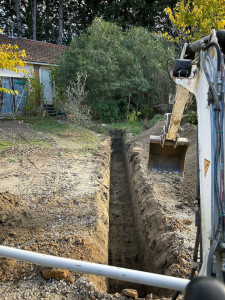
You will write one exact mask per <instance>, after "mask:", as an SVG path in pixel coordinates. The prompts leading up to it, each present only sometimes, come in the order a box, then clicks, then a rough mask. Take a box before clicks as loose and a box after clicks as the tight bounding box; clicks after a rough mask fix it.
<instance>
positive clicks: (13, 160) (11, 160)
mask: <svg viewBox="0 0 225 300" xmlns="http://www.w3.org/2000/svg"><path fill="white" fill-rule="evenodd" d="M8 162H10V163H14V162H16V160H15V159H12V158H8Z"/></svg>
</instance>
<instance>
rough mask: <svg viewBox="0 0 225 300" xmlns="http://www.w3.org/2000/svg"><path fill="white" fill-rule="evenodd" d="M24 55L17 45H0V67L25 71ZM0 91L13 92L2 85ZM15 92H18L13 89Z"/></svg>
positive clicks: (23, 51)
mask: <svg viewBox="0 0 225 300" xmlns="http://www.w3.org/2000/svg"><path fill="white" fill-rule="evenodd" d="M0 32H1V30H0ZM25 57H26V53H25V50H19V48H18V46H17V45H6V44H2V45H0V69H8V70H11V71H14V72H16V73H19V72H23V73H26V70H24V69H23V67H24V66H25V65H26V63H25V62H24V61H23V59H24V58H25ZM0 92H5V93H9V94H10V93H12V94H14V91H13V90H8V89H5V88H2V87H0ZM15 93H16V94H18V92H17V91H15Z"/></svg>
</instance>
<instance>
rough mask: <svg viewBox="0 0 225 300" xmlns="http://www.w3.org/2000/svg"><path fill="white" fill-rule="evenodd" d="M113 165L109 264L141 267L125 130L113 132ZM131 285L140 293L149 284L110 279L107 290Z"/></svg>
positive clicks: (144, 290) (121, 288)
mask: <svg viewBox="0 0 225 300" xmlns="http://www.w3.org/2000/svg"><path fill="white" fill-rule="evenodd" d="M111 139H112V143H111V148H112V150H111V151H112V155H111V168H110V178H111V179H110V201H109V265H112V266H117V267H123V268H128V269H134V270H140V266H141V264H140V250H141V249H139V246H138V245H139V243H138V232H137V228H136V223H135V219H134V218H135V215H134V212H133V208H132V203H131V197H130V191H129V182H128V176H127V168H126V164H125V157H124V152H123V131H120V130H116V131H113V132H111ZM129 286H131V287H132V289H136V290H138V294H139V296H145V295H146V287H145V286H141V285H138V284H131V283H128V282H123V281H119V280H112V279H110V280H109V290H108V292H109V293H111V294H113V293H115V292H118V291H122V290H123V289H124V288H127V287H129Z"/></svg>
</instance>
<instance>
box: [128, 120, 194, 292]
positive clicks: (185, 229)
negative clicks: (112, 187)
mask: <svg viewBox="0 0 225 300" xmlns="http://www.w3.org/2000/svg"><path fill="white" fill-rule="evenodd" d="M162 127H163V122H160V123H157V124H156V125H155V126H154V127H153V128H151V129H149V130H147V131H144V132H143V133H141V134H140V135H138V136H136V137H133V138H129V139H128V140H127V141H126V153H127V166H128V169H129V174H130V184H131V195H132V199H133V206H134V208H133V210H134V211H135V212H136V222H137V228H138V232H139V238H140V247H141V249H142V251H141V252H142V253H144V255H143V257H142V266H143V269H144V270H146V271H150V272H153V273H160V274H167V275H171V276H178V277H188V275H189V273H190V265H191V260H192V253H193V248H194V241H195V225H194V224H195V222H194V197H195V151H196V128H195V126H193V125H190V124H186V125H185V126H183V131H182V136H185V137H186V138H188V139H190V140H191V146H190V147H189V149H188V152H187V156H186V164H185V172H184V177H181V176H179V175H176V174H173V175H167V174H158V173H157V172H151V173H150V174H149V175H148V174H147V162H148V154H149V136H150V134H153V135H160V134H161V133H162ZM153 291H155V292H156V293H157V294H158V295H160V294H161V295H162V294H164V295H168V294H170V293H171V292H169V291H163V290H161V291H156V290H153Z"/></svg>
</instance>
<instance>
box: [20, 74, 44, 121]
mask: <svg viewBox="0 0 225 300" xmlns="http://www.w3.org/2000/svg"><path fill="white" fill-rule="evenodd" d="M25 80H26V85H25V87H24V90H25V92H26V95H27V96H26V99H25V106H24V110H25V114H26V115H28V116H36V115H40V114H41V113H42V110H43V108H42V106H41V104H42V103H43V96H44V93H43V86H42V84H41V83H40V80H39V77H37V76H36V75H35V74H34V72H32V71H31V72H29V73H27V74H26V76H25Z"/></svg>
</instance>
